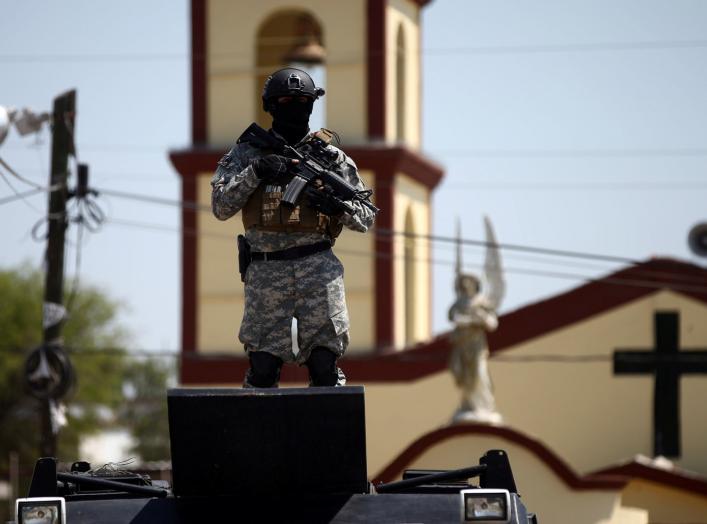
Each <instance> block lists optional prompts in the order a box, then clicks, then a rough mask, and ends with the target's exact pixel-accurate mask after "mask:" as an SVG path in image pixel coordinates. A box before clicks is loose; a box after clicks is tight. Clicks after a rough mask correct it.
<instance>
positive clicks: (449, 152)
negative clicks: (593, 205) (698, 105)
mask: <svg viewBox="0 0 707 524" xmlns="http://www.w3.org/2000/svg"><path fill="white" fill-rule="evenodd" d="M432 151H433V152H434V153H435V154H439V155H444V156H447V157H464V158H467V157H473V158H518V159H524V160H525V159H532V158H641V157H645V158H656V157H703V156H707V148H699V147H697V148H694V147H693V148H689V147H687V148H674V149H671V148H653V149H600V148H599V149H475V148H450V149H432Z"/></svg>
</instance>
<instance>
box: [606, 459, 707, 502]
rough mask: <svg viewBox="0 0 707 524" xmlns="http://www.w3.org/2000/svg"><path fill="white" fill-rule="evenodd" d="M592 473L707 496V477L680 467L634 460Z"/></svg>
mask: <svg viewBox="0 0 707 524" xmlns="http://www.w3.org/2000/svg"><path fill="white" fill-rule="evenodd" d="M593 475H601V476H604V475H617V476H623V477H629V478H631V479H641V480H648V481H650V482H655V483H657V484H662V485H664V486H666V487H668V488H674V489H682V490H685V491H690V492H692V493H695V494H696V495H701V496H703V497H707V477H704V476H702V475H699V474H697V473H694V472H692V471H687V470H683V469H680V468H672V469H663V468H660V467H658V466H654V465H652V464H650V463H647V464H644V463H641V462H636V461H635V460H634V461H632V462H629V463H626V464H619V465H616V466H610V467H608V468H603V469H601V470H599V471H596V472H594V473H593V474H592V476H593Z"/></svg>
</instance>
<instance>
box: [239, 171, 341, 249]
mask: <svg viewBox="0 0 707 524" xmlns="http://www.w3.org/2000/svg"><path fill="white" fill-rule="evenodd" d="M284 191H285V187H284V186H281V185H278V184H267V183H265V182H263V183H261V184H260V185H259V186H258V188H257V189H256V190H255V191H254V192H253V194H252V195H251V196H250V198H249V199H248V202H247V203H246V205H245V206H244V207H243V209H242V211H241V212H242V214H243V226H244V227H245V229H246V230H248V228H251V227H255V228H256V229H257V230H258V231H280V232H284V233H326V234H328V235H329V236H330V237H331V239H332V241H333V240H334V239H336V237H338V236H339V234H340V233H341V230H342V229H343V224H342V223H341V222H340V221H338V220H337V219H336V218H333V217H328V216H326V215H323V214H321V213H319V212H317V211H315V210H314V209H312V208H311V207H309V206H308V205H307V197H306V196H305V197H304V198H303V201H302V202H301V203H300V205H298V206H296V207H294V208H292V209H290V208H288V207H285V206H281V205H280V200H281V199H282V196H283V193H284Z"/></svg>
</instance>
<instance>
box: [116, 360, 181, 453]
mask: <svg viewBox="0 0 707 524" xmlns="http://www.w3.org/2000/svg"><path fill="white" fill-rule="evenodd" d="M173 367H174V366H173V365H171V361H170V362H169V363H166V362H160V361H155V360H145V361H133V362H130V363H129V364H128V366H127V368H126V374H125V382H124V383H123V391H124V392H125V397H126V402H125V404H124V405H123V408H122V409H121V410H120V416H119V420H120V422H121V424H122V425H124V426H127V427H130V428H131V432H132V436H133V437H134V438H135V442H136V444H135V445H134V446H133V447H132V449H131V451H132V452H133V453H135V454H137V455H139V456H140V458H141V459H142V460H143V461H144V462H148V461H159V460H168V459H169V457H170V450H169V435H168V432H167V428H168V426H169V423H168V420H167V402H166V401H165V397H166V395H165V385H166V384H167V383H168V382H170V381H171V380H172V379H173V376H174V369H173Z"/></svg>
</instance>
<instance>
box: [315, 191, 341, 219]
mask: <svg viewBox="0 0 707 524" xmlns="http://www.w3.org/2000/svg"><path fill="white" fill-rule="evenodd" d="M307 196H308V197H309V207H311V208H312V209H314V210H316V211H318V212H320V213H321V214H322V215H326V216H330V217H338V216H341V214H342V213H343V212H344V211H345V208H344V207H343V206H341V205H340V204H339V202H337V199H336V198H332V197H330V196H329V195H327V193H326V191H322V190H320V189H313V190H312V191H309V192H308V193H307Z"/></svg>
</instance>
